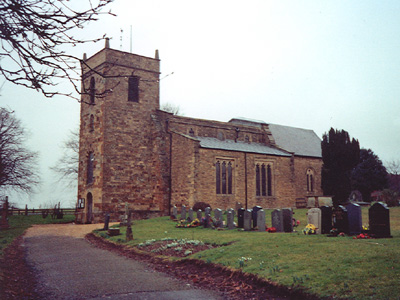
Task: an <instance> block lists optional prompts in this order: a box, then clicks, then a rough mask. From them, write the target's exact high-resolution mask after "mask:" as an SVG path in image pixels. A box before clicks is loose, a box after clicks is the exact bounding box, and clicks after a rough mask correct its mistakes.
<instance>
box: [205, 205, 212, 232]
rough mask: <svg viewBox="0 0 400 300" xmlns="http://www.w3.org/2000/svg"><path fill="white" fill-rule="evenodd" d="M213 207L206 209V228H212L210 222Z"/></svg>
mask: <svg viewBox="0 0 400 300" xmlns="http://www.w3.org/2000/svg"><path fill="white" fill-rule="evenodd" d="M210 212H211V208H210V207H206V208H205V210H204V228H210V227H211V226H210V225H211V224H210V219H211V215H210Z"/></svg>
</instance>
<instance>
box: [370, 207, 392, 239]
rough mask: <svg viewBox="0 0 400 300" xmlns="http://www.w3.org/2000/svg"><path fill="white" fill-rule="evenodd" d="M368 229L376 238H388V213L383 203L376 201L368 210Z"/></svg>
mask: <svg viewBox="0 0 400 300" xmlns="http://www.w3.org/2000/svg"><path fill="white" fill-rule="evenodd" d="M368 215H369V231H370V233H371V235H373V236H374V237H376V238H389V237H391V235H390V214H389V208H388V207H387V206H386V204H385V203H382V202H377V203H375V204H374V205H372V206H371V207H370V208H369V210H368Z"/></svg>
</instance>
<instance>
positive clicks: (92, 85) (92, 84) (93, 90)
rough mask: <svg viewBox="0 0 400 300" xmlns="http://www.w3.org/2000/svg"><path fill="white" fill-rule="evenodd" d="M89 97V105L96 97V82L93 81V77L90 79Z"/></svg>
mask: <svg viewBox="0 0 400 300" xmlns="http://www.w3.org/2000/svg"><path fill="white" fill-rule="evenodd" d="M89 95H90V104H94V98H95V95H96V82H95V80H94V77H91V78H90V87H89Z"/></svg>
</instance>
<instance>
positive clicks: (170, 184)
mask: <svg viewBox="0 0 400 300" xmlns="http://www.w3.org/2000/svg"><path fill="white" fill-rule="evenodd" d="M166 125H167V132H168V134H169V191H168V215H169V216H170V215H171V199H172V133H171V132H170V131H169V119H167V121H166Z"/></svg>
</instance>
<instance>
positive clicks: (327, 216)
mask: <svg viewBox="0 0 400 300" xmlns="http://www.w3.org/2000/svg"><path fill="white" fill-rule="evenodd" d="M320 209H321V233H322V234H328V233H330V232H331V229H332V207H330V206H321V207H320Z"/></svg>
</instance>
